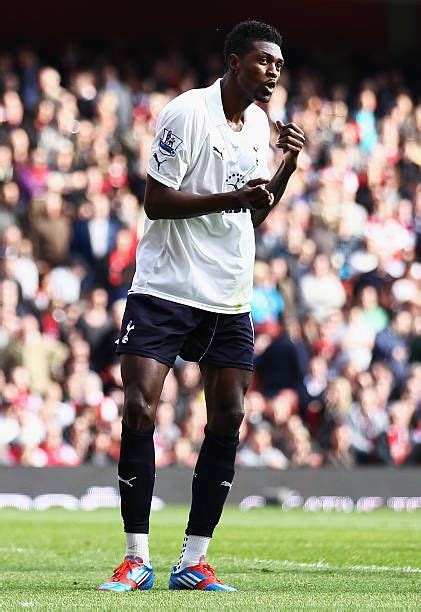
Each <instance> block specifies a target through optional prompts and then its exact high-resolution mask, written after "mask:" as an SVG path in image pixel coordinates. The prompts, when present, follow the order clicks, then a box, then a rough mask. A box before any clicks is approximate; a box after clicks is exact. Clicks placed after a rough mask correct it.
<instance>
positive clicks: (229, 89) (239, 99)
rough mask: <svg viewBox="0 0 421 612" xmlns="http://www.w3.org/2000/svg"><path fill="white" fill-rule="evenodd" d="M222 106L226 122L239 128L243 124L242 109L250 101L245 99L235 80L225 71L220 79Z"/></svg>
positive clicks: (244, 108)
mask: <svg viewBox="0 0 421 612" xmlns="http://www.w3.org/2000/svg"><path fill="white" fill-rule="evenodd" d="M221 97H222V106H223V109H224V113H225V116H226V118H227V121H228V123H229V124H230V125H231V127H232V128H233V129H235V127H234V126H237V127H238V128H239V129H241V128H242V126H243V125H244V111H245V110H246V108H247V107H248V106H250V104H251V101H250V100H246V99H245V97H244V96H242V95H241V92H240V90H239V88H238V84H237V82H236V81H235V80H234V79H233V78H232V77H231V75H230V74H229V73H226V74H225V76H224V77H223V79H222V81H221Z"/></svg>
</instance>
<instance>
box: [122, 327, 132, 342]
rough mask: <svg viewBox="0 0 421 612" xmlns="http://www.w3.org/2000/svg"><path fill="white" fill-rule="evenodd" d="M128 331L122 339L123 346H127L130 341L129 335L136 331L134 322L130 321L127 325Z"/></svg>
mask: <svg viewBox="0 0 421 612" xmlns="http://www.w3.org/2000/svg"><path fill="white" fill-rule="evenodd" d="M126 329H127V331H126V333H125V334H124V336H123V337H122V339H121V342H122V344H127V342H128V341H129V334H130V332H131V331H132V329H134V325H133V321H129V322H128V323H127V327H126Z"/></svg>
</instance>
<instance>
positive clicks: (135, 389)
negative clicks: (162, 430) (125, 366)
mask: <svg viewBox="0 0 421 612" xmlns="http://www.w3.org/2000/svg"><path fill="white" fill-rule="evenodd" d="M155 411H156V407H155V401H154V398H152V397H148V394H147V393H146V392H145V391H144V390H142V389H141V388H140V387H139V385H137V384H135V383H133V384H129V385H126V386H125V387H124V405H123V421H124V423H125V424H126V425H127V426H128V427H130V429H134V430H135V431H144V430H145V429H150V428H151V427H153V425H154V423H155Z"/></svg>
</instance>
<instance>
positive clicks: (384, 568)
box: [227, 557, 421, 574]
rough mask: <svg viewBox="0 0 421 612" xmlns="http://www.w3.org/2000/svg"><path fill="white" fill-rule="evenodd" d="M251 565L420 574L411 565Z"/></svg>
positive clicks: (284, 562) (273, 562)
mask: <svg viewBox="0 0 421 612" xmlns="http://www.w3.org/2000/svg"><path fill="white" fill-rule="evenodd" d="M228 559H229V560H230V561H233V560H234V559H235V560H236V561H238V562H240V561H241V563H244V561H245V559H240V558H239V557H234V558H233V557H227V560H228ZM251 561H252V563H255V564H258V565H259V566H261V565H265V566H267V567H270V566H271V565H272V566H274V565H275V566H276V567H280V566H281V567H291V568H294V567H295V568H300V567H302V568H312V569H320V570H332V571H341V570H346V571H350V572H404V573H407V574H421V567H412V566H411V565H403V566H391V565H330V563H327V562H326V561H325V560H324V559H321V560H320V561H316V562H315V563H305V562H298V561H289V560H288V559H251Z"/></svg>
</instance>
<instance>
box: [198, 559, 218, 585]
mask: <svg viewBox="0 0 421 612" xmlns="http://www.w3.org/2000/svg"><path fill="white" fill-rule="evenodd" d="M199 568H200V571H201V572H203V573H204V574H206V576H208V577H209V578H212V579H213V580H215V582H217V583H218V584H222V582H221V581H220V580H219V578H217V577H216V575H215V570H214V569H213V567H211V566H210V565H209V564H208V563H200V564H199Z"/></svg>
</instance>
